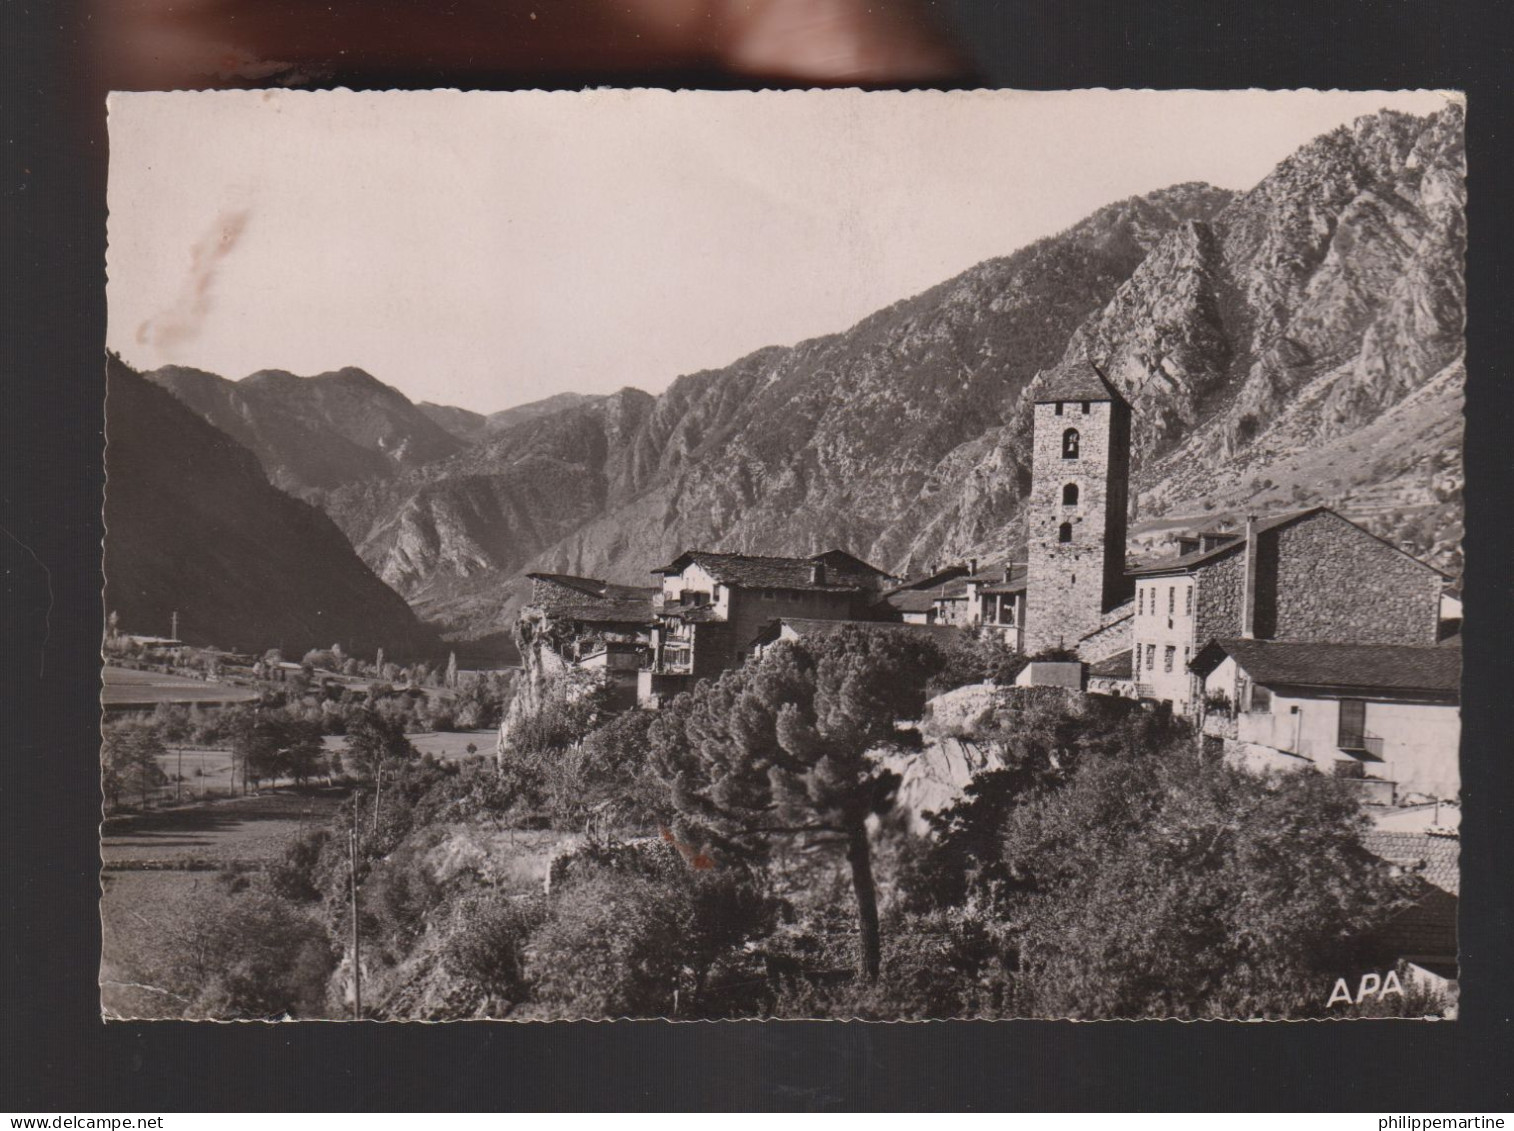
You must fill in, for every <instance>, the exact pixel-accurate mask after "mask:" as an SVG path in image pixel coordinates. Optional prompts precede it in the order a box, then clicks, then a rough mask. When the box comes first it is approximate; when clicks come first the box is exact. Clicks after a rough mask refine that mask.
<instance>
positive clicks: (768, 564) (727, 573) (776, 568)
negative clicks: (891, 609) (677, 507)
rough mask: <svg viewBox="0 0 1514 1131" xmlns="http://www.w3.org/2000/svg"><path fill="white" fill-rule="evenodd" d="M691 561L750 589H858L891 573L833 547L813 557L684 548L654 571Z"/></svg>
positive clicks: (673, 568)
mask: <svg viewBox="0 0 1514 1131" xmlns="http://www.w3.org/2000/svg"><path fill="white" fill-rule="evenodd" d="M833 555H839V556H833ZM843 559H847V560H843ZM817 562H818V563H821V564H823V565H824V567H825V581H824V582H822V583H821V584H818V585H817V584H816V583H815V581H814V566H815V564H816V563H817ZM852 563H855V564H852ZM690 564H697V565H698V566H699V567H700V568H701V569H703V570H704V571H705V572H706V573H708V574H709V575H710V576H711V577H713V578H714V579H715V580H716V581H718V582H720V583H721V584H723V585H739V586H743V587H745V588H748V589H811V590H835V591H845V590H856V589H863V588H867V587H868V586H869V584H870V583H872V582H873V581H874V580H875V579H876V578H878V577H887V576H888V575H887V574H885V573H884V572H883V571H882V570H880V569H877V568H875V567H873V566H870V565H868V564H867V563H866V562H864V561H861V560H859V559H857V558H853V557H852V556H851V555H850V554H845V553H843V552H842V551H839V550H830V551H827V552H826V553H824V554H816V555H815V556H814V557H810V558H769V557H757V556H754V555H750V554H717V553H712V552H710V551H707V550H685V551H684V552H683V553H681V554H679V555H678V557H676V558H675V559H673V561H672V562H670V563H669V564H668V565H665V566H661V567H659V568H657V569H654V570H653V571H652V572H653V573H682V572H683V571H684V570H685V569H687V568H688V566H689V565H690Z"/></svg>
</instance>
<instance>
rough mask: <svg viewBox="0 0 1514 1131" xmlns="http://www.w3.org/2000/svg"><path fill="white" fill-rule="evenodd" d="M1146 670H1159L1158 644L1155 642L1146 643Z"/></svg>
mask: <svg viewBox="0 0 1514 1131" xmlns="http://www.w3.org/2000/svg"><path fill="white" fill-rule="evenodd" d="M1146 670H1147V671H1149V672H1154V671H1156V670H1157V646H1156V645H1155V644H1148V645H1146Z"/></svg>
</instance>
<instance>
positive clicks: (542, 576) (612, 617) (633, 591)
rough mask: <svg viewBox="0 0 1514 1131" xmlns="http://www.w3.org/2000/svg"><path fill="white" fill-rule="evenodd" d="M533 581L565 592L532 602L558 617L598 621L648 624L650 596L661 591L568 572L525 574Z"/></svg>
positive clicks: (560, 618)
mask: <svg viewBox="0 0 1514 1131" xmlns="http://www.w3.org/2000/svg"><path fill="white" fill-rule="evenodd" d="M526 576H527V577H529V578H531V579H532V580H533V581H548V582H551V583H552V584H554V585H557V586H559V587H560V588H562V589H566V590H568V592H567V593H565V594H558V593H548V594H546V595H545V596H544V598H543V599H542V600H539V601H536V600H534V599H533V603H534V604H535V605H536V606H537V607H538V608H540V609H542V611H544V612H546V613H548V614H550V615H551V616H554V617H556V618H558V619H559V620H577V621H585V622H589V623H599V624H651V623H652V622H653V621H654V620H655V619H656V618H655V616H654V615H653V613H652V598H653V597H654V596H655V595H656V594H657V593H659V592H661V590H658V589H655V588H650V587H646V586H637V585H613V584H611V583H609V582H607V581H601V580H599V579H598V578H594V577H578V576H576V575H574V574H571V573H528V574H527V575H526Z"/></svg>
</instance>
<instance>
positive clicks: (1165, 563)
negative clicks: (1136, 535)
mask: <svg viewBox="0 0 1514 1131" xmlns="http://www.w3.org/2000/svg"><path fill="white" fill-rule="evenodd" d="M1329 509H1330V508H1329V507H1324V506H1319V507H1310V508H1309V509H1308V510H1302V511H1292V512H1290V513H1288V514H1280V515H1274V516H1273V517H1272V518H1264V519H1261V520H1259V521H1258V522H1257V524H1256V527H1255V530H1256V533H1258V534H1265V533H1266V532H1267V531H1269V530H1276V529H1277V528H1278V527H1280V526H1288V525H1290V524H1291V523H1295V522H1298V521H1299V520H1300V519H1303V518H1309V517H1310V516H1312V515H1316V514H1319V513H1320V512H1321V511H1327V510H1329ZM1332 513H1334V512H1332ZM1336 517H1337V518H1339V517H1340V516H1339V515H1336ZM1342 521H1344V522H1351V520H1350V519H1343V520H1342ZM1352 525H1353V526H1355V525H1356V524H1355V523H1352ZM1235 533H1236V535H1237V536H1236V538H1235V540H1234V541H1232V542H1226V543H1224V544H1223V545H1220V546H1215V547H1213V548H1212V549H1209V550H1195V551H1193V553H1191V554H1178V555H1176V556H1174V557H1170V558H1158V559H1156V560H1155V561H1151V562H1147V563H1146V564H1144V565H1138V566H1134V567H1132V568H1130V569H1127V570H1126V571H1125V572H1126V573H1127V574H1128V575H1130V576H1131V577H1146V576H1150V575H1151V574H1158V573H1167V572H1169V571H1173V570H1188V569H1192V568H1193V567H1194V566H1196V565H1203V564H1205V563H1206V562H1211V561H1214V560H1216V559H1218V558H1223V557H1224V556H1225V555H1227V554H1233V553H1235V552H1236V551H1237V550H1241V549H1244V548H1245V546H1246V531H1245V529H1244V528H1243V529H1241V530H1239V531H1237V532H1235ZM1193 537H1195V538H1197V537H1200V535H1197V534H1195V535H1193Z"/></svg>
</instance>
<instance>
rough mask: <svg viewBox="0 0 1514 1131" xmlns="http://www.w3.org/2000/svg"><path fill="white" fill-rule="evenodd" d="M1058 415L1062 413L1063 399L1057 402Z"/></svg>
mask: <svg viewBox="0 0 1514 1131" xmlns="http://www.w3.org/2000/svg"><path fill="white" fill-rule="evenodd" d="M1057 415H1058V416H1061V415H1062V402H1061V401H1058V402H1057Z"/></svg>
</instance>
